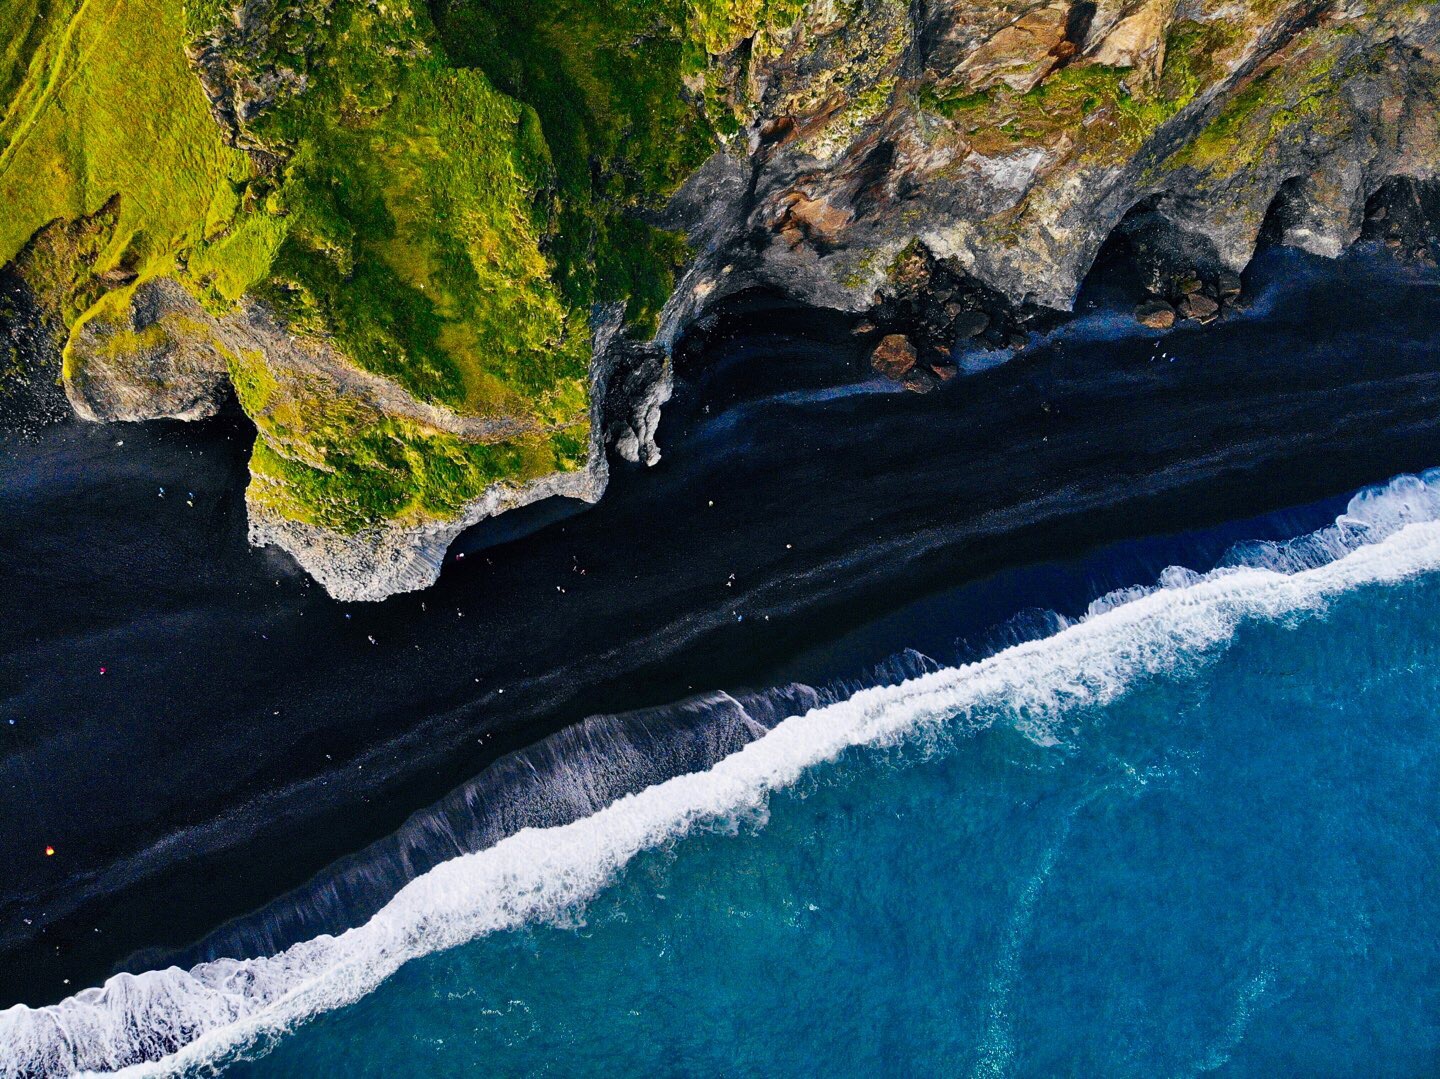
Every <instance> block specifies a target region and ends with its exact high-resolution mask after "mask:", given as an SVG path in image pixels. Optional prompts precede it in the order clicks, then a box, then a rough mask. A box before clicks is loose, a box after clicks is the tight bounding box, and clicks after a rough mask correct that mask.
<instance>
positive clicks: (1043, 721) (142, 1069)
mask: <svg viewBox="0 0 1440 1079" xmlns="http://www.w3.org/2000/svg"><path fill="white" fill-rule="evenodd" d="M1435 569H1440V470H1437V471H1434V472H1429V473H1426V474H1424V475H1423V476H1419V477H1401V478H1399V479H1397V480H1394V481H1392V482H1391V483H1390V484H1388V485H1386V486H1384V487H1381V488H1374V489H1370V490H1367V491H1364V492H1361V493H1360V494H1359V495H1357V496H1356V497H1355V498H1354V499H1353V500H1352V501H1351V503H1350V506H1349V508H1348V510H1347V512H1346V513H1345V514H1344V515H1342V516H1341V517H1340V518H1338V519H1337V520H1336V522H1335V524H1334V525H1332V526H1330V527H1328V528H1325V529H1322V530H1320V531H1319V532H1316V533H1313V534H1311V535H1309V536H1305V537H1300V538H1299V539H1296V540H1292V541H1290V542H1288V543H1285V544H1259V545H1246V546H1244V547H1241V548H1237V549H1236V550H1235V551H1234V552H1232V555H1231V556H1230V557H1228V558H1227V559H1226V562H1225V564H1223V565H1222V566H1220V567H1219V568H1217V569H1215V570H1212V571H1211V572H1209V573H1206V574H1194V573H1191V572H1189V571H1179V570H1176V571H1169V572H1167V573H1166V574H1164V575H1162V579H1161V581H1160V583H1159V584H1158V585H1156V586H1154V587H1151V588H1148V589H1143V590H1126V591H1124V592H1123V593H1116V594H1112V595H1110V596H1108V597H1104V598H1103V599H1101V600H1098V601H1096V603H1095V604H1093V605H1092V609H1091V611H1090V612H1089V613H1087V614H1086V615H1085V616H1084V617H1082V618H1081V619H1079V620H1078V621H1075V622H1073V623H1070V624H1067V625H1065V626H1063V628H1060V629H1059V631H1058V632H1057V633H1055V634H1054V635H1053V636H1049V637H1046V638H1043V639H1037V640H1031V641H1027V642H1023V643H1019V644H1016V645H1014V646H1013V647H1010V648H1008V649H1005V650H1004V651H1001V652H998V653H996V654H995V655H992V656H989V657H988V658H985V659H982V660H979V661H977V662H974V663H970V664H967V665H964V666H961V667H956V668H948V669H943V670H939V671H935V672H932V673H929V674H925V675H923V676H921V677H918V678H914V679H911V680H909V681H905V682H903V683H901V684H898V685H890V686H882V687H878V688H873V689H866V690H861V691H859V692H857V693H856V694H855V695H854V696H852V697H850V698H848V699H846V700H843V701H840V702H837V703H832V704H828V705H825V706H823V707H818V708H813V709H811V710H809V711H807V712H804V713H803V714H800V715H795V716H791V717H789V718H786V719H784V720H783V721H781V722H779V723H778V724H777V725H776V726H775V727H774V729H773V730H771V731H770V732H769V733H768V734H765V735H764V736H763V737H760V738H758V739H757V740H755V741H752V742H750V743H749V744H747V745H745V746H744V747H743V748H741V749H739V750H737V751H736V752H735V753H733V754H731V755H730V756H728V757H725V758H724V759H723V760H721V761H719V762H718V763H717V764H715V765H714V766H713V767H711V768H709V769H708V770H706V771H703V772H698V773H692V774H687V775H681V776H677V777H675V778H672V779H668V780H665V781H664V782H661V783H658V784H656V785H654V786H651V787H648V788H646V789H645V790H642V791H640V792H639V793H636V794H629V795H626V796H625V797H623V798H620V799H619V800H617V801H615V802H614V803H612V804H610V805H609V806H607V807H605V808H603V809H601V810H599V811H598V812H596V813H594V814H592V815H590V816H587V817H583V818H581V819H579V820H576V821H574V822H572V823H569V824H565V825H562V826H558V827H551V828H529V829H525V830H523V831H520V832H518V833H516V834H514V835H511V836H509V837H507V838H505V839H503V840H501V841H500V842H499V843H497V844H496V845H494V846H492V847H490V848H488V849H485V850H482V851H478V852H476V853H473V854H466V855H461V856H459V857H456V858H454V859H452V860H450V861H448V862H445V863H443V864H441V865H439V866H437V867H435V868H434V869H432V870H430V871H429V872H428V873H425V874H424V875H423V876H421V877H419V878H417V879H415V880H413V881H411V882H410V883H409V884H407V885H406V886H405V887H404V888H402V889H401V890H400V891H399V892H398V893H397V894H396V895H395V897H394V898H393V899H392V900H391V901H390V902H389V903H388V904H386V905H385V906H384V907H383V908H382V909H381V910H380V911H379V912H378V913H377V914H376V915H375V916H374V917H372V918H371V919H370V920H369V921H368V922H366V923H365V924H364V925H362V926H359V927H358V928H355V929H351V930H349V931H347V932H345V933H342V934H340V935H338V936H331V935H321V936H318V937H315V938H314V939H311V940H307V941H304V942H302V943H299V944H296V945H294V946H292V947H290V948H288V949H286V950H285V951H283V952H280V953H279V954H277V955H274V956H269V957H264V958H256V959H246V960H230V959H222V960H215V961H212V962H207V963H202V964H199V965H197V966H195V967H193V968H191V969H189V970H182V969H180V968H177V967H172V968H170V969H167V970H159V971H150V972H147V973H144V974H140V975H130V974H122V975H117V976H116V977H113V978H111V979H110V980H109V981H107V982H106V984H105V985H104V986H103V987H102V988H97V989H89V990H86V991H84V992H82V993H79V994H77V995H76V996H73V997H70V998H68V999H67V1000H64V1001H62V1002H60V1003H59V1004H56V1005H52V1006H49V1007H45V1008H39V1009H31V1008H28V1007H25V1006H23V1005H20V1006H16V1007H13V1008H11V1009H9V1010H8V1011H5V1012H3V1013H0V1076H48V1075H68V1074H73V1073H75V1072H85V1071H115V1070H120V1071H121V1072H122V1074H129V1075H150V1074H171V1073H175V1072H182V1071H185V1070H187V1069H190V1068H193V1067H196V1066H199V1065H203V1064H205V1063H206V1062H209V1061H214V1060H217V1059H219V1058H222V1057H224V1056H225V1055H227V1054H229V1053H231V1052H234V1051H235V1050H237V1049H239V1048H242V1047H244V1046H246V1045H250V1044H253V1043H254V1042H256V1041H257V1040H259V1039H262V1038H266V1037H269V1036H274V1035H277V1034H280V1033H283V1032H284V1031H285V1030H287V1029H289V1028H291V1027H293V1026H294V1025H295V1024H297V1023H300V1022H303V1021H305V1020H306V1019H308V1018H311V1017H313V1016H316V1015H318V1014H321V1013H323V1012H326V1011H329V1010H332V1009H335V1008H339V1007H343V1006H344V1005H346V1004H349V1003H351V1002H353V1001H355V1000H358V999H359V998H360V997H362V996H364V995H365V994H367V993H369V992H370V991H372V990H373V989H374V988H375V987H376V986H377V985H379V984H380V983H381V982H382V981H383V980H384V979H385V978H387V977H388V976H389V975H390V974H392V973H394V971H396V970H397V969H398V968H399V967H400V966H401V965H403V964H404V963H406V962H407V961H409V960H411V959H414V958H417V957H419V956H422V955H426V954H429V953H432V952H435V951H439V950H441V949H445V948H450V947H454V946H456V945H458V944H461V943H463V942H465V941H467V940H470V939H473V938H475V937H477V936H480V935H483V934H486V933H492V932H496V931H502V930H506V929H512V928H515V927H518V926H521V925H524V924H525V923H527V922H534V921H539V920H545V919H555V918H558V917H561V916H563V915H565V914H566V913H567V912H570V911H572V910H573V909H574V908H575V907H576V906H577V905H580V904H583V903H585V902H586V901H587V900H589V899H590V898H591V897H593V896H594V895H595V894H596V892H597V891H599V890H600V889H601V888H603V887H604V886H605V885H606V884H607V883H608V882H609V881H611V880H612V879H614V877H615V875H616V874H617V873H618V872H619V871H620V870H621V869H622V868H623V867H624V866H625V864H626V863H627V862H628V861H630V859H632V858H633V857H634V856H635V855H636V854H638V853H640V852H641V851H644V850H647V849H650V848H654V847H657V846H659V845H662V844H665V843H667V842H670V841H672V840H674V839H677V838H679V837H681V836H683V835H685V834H686V833H687V832H688V831H690V830H692V829H694V828H696V827H706V826H711V825H714V824H716V823H717V822H723V821H725V820H727V819H729V818H732V817H734V816H736V815H742V814H751V813H754V812H756V811H758V810H760V809H762V808H763V806H764V803H765V801H766V799H767V797H768V796H769V794H770V793H771V792H772V791H776V790H779V789H781V788H784V787H786V786H789V785H791V784H793V783H795V782H796V780H798V779H799V778H800V777H801V776H802V775H803V774H804V773H805V772H806V771H807V769H810V768H813V767H814V766H816V765H817V764H820V763H822V762H825V761H830V760H834V759H836V758H837V757H838V756H839V755H840V754H842V753H843V752H844V751H845V750H847V749H849V748H850V747H854V746H862V745H888V744H896V743H899V742H903V741H905V740H907V739H910V738H914V737H917V736H921V735H923V734H925V733H926V732H927V731H937V730H964V729H966V728H967V727H969V728H979V727H983V726H987V725H990V724H994V723H997V722H1003V723H1008V724H1010V725H1012V726H1013V727H1014V728H1016V729H1017V730H1019V731H1020V732H1022V733H1023V734H1025V735H1027V736H1028V737H1030V738H1033V739H1035V740H1036V741H1039V742H1050V741H1053V740H1055V739H1056V738H1057V737H1058V736H1059V735H1060V734H1061V733H1063V724H1064V723H1065V722H1066V719H1067V717H1068V716H1070V715H1072V714H1073V712H1074V710H1075V709H1077V708H1080V707H1086V706H1094V705H1102V704H1104V703H1106V702H1108V701H1111V700H1113V699H1115V698H1116V697H1117V696H1119V695H1120V694H1122V693H1124V692H1125V691H1126V690H1127V689H1128V688H1129V687H1131V686H1133V685H1135V684H1136V683H1137V682H1139V681H1142V680H1144V679H1146V678H1150V677H1154V676H1157V675H1166V674H1176V673H1182V672H1184V671H1186V670H1187V669H1190V668H1192V667H1194V666H1195V665H1196V664H1198V663H1201V662H1203V661H1204V660H1205V658H1206V657H1207V656H1209V655H1212V654H1214V653H1215V652H1216V651H1217V650H1218V649H1219V648H1221V647H1223V646H1224V645H1225V644H1226V643H1228V642H1229V641H1230V640H1231V639H1232V638H1233V636H1234V634H1235V632H1236V630H1237V629H1238V627H1240V626H1241V625H1242V624H1243V623H1244V622H1246V621H1248V620H1255V619H1272V620H1273V619H1288V618H1299V617H1310V616H1315V615H1318V614H1320V613H1322V612H1323V611H1324V609H1325V607H1326V605H1327V604H1328V603H1329V601H1330V600H1331V599H1332V598H1334V597H1336V596H1338V595H1341V594H1343V593H1345V592H1347V591H1350V590H1352V589H1356V588H1361V587H1365V586H1369V585H1377V584H1388V583H1394V582H1397V581H1401V580H1404V579H1406V578H1409V577H1412V576H1415V575H1416V574H1419V573H1423V572H1427V571H1432V570H1435Z"/></svg>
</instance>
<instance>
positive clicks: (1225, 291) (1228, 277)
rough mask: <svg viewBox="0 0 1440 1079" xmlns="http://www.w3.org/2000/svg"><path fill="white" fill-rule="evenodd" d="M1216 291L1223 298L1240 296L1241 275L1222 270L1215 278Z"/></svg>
mask: <svg viewBox="0 0 1440 1079" xmlns="http://www.w3.org/2000/svg"><path fill="white" fill-rule="evenodd" d="M1215 291H1217V292H1218V293H1219V294H1220V295H1221V297H1226V296H1239V295H1240V275H1239V274H1238V273H1234V272H1232V271H1230V270H1221V271H1220V274H1219V276H1218V277H1216V278H1215Z"/></svg>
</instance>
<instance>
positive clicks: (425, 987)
mask: <svg viewBox="0 0 1440 1079" xmlns="http://www.w3.org/2000/svg"><path fill="white" fill-rule="evenodd" d="M1058 642H1059V639H1057V642H1056V644H1055V645H1054V646H1055V647H1060V646H1061V645H1060V644H1059V643H1058ZM1047 643H1049V642H1047ZM1120 676H1121V677H1123V675H1120ZM1437 698H1440V576H1437V575H1435V574H1433V573H1432V574H1429V575H1426V576H1422V577H1420V578H1417V579H1413V580H1408V581H1404V582H1402V583H1398V584H1391V585H1374V584H1364V585H1361V586H1359V587H1355V588H1350V589H1347V590H1345V591H1343V592H1341V593H1340V594H1338V595H1337V596H1335V597H1334V598H1332V599H1331V600H1330V601H1329V602H1328V605H1327V606H1326V607H1325V608H1324V609H1323V610H1317V609H1314V608H1310V609H1307V610H1304V611H1303V612H1302V613H1295V612H1294V611H1293V610H1292V611H1289V612H1287V613H1283V614H1281V615H1280V616H1279V617H1260V618H1246V619H1245V620H1243V621H1242V622H1241V624H1240V626H1239V629H1238V631H1237V632H1236V633H1235V634H1234V636H1233V637H1232V638H1230V639H1229V640H1228V642H1226V643H1225V644H1222V645H1221V646H1220V647H1218V648H1217V647H1213V646H1206V647H1200V648H1198V649H1197V650H1194V651H1190V650H1189V649H1188V647H1187V648H1186V649H1183V650H1182V654H1181V655H1180V657H1179V661H1178V663H1177V664H1176V665H1175V666H1174V667H1173V669H1170V670H1168V671H1166V672H1164V673H1161V674H1146V675H1142V676H1140V677H1138V679H1137V680H1136V681H1135V682H1134V683H1133V684H1131V685H1130V686H1129V687H1128V689H1127V690H1126V691H1125V692H1123V693H1122V695H1121V696H1119V697H1118V699H1115V700H1113V701H1110V702H1109V703H1100V704H1095V703H1081V704H1080V705H1078V706H1076V707H1073V708H1066V707H1059V708H1057V709H1054V710H1052V711H1050V712H1049V713H1048V714H1044V715H1041V714H1039V713H1037V712H1036V711H1034V710H1022V711H1021V712H1019V713H1017V712H1015V711H1013V710H1011V709H1008V708H1007V707H1005V705H1004V704H1003V702H1001V701H999V700H995V701H991V702H990V703H989V705H988V706H987V707H988V708H989V709H990V710H991V711H990V713H989V714H987V715H986V716H985V717H984V719H983V721H981V720H980V719H979V718H978V717H977V714H976V711H975V710H974V709H972V708H968V707H967V708H963V709H959V710H957V713H956V715H955V716H954V717H953V718H947V719H944V720H941V721H940V722H938V723H934V722H927V723H925V724H924V725H923V733H922V734H920V735H918V736H912V737H907V738H904V739H902V740H900V741H899V743H898V744H895V743H892V744H890V745H888V746H886V747H885V748H874V747H856V748H851V749H848V750H846V751H845V752H844V753H843V754H842V755H841V756H840V758H839V759H838V760H836V761H833V762H827V763H824V764H821V765H819V766H817V767H815V768H813V769H811V770H809V771H808V772H807V773H806V774H805V776H804V777H803V778H802V779H801V781H800V782H799V783H798V785H796V786H795V787H793V788H791V789H787V790H784V791H781V792H780V793H777V794H775V795H773V796H772V797H771V798H770V800H769V802H768V811H765V812H757V811H747V812H742V813H738V814H736V815H734V816H722V821H721V823H720V825H719V826H718V827H713V828H707V829H705V830H702V831H700V832H698V833H695V834H691V835H690V836H688V837H687V838H683V839H679V840H677V841H674V842H672V843H669V844H666V845H665V846H664V847H663V848H662V849H660V850H656V851H649V852H646V853H643V854H641V855H640V856H638V857H637V858H635V859H634V860H633V861H631V862H629V863H628V864H627V865H626V866H625V867H624V869H623V870H622V871H621V872H620V874H619V876H618V878H617V879H616V880H614V881H613V883H611V884H610V885H609V886H607V887H606V888H604V890H603V891H601V892H600V893H599V894H598V895H597V896H596V897H595V898H594V899H593V900H592V901H591V902H590V903H589V904H588V905H587V906H585V907H584V908H583V909H581V910H579V911H576V912H573V913H571V914H570V915H568V916H565V917H562V918H561V919H560V923H561V924H558V925H557V924H540V925H530V926H526V927H524V928H520V929H518V930H512V931H505V932H498V933H492V934H489V935H486V936H483V937H481V938H480V939H478V940H475V941H472V942H471V943H468V944H465V945H463V946H461V947H458V948H455V949H452V950H449V951H445V952H441V953H439V954H435V955H430V956H427V957H424V958H421V959H418V960H416V961H413V962H411V963H409V964H408V965H406V966H404V967H402V968H401V969H400V970H399V972H398V973H396V974H395V975H394V976H393V977H391V978H390V979H389V980H388V981H386V982H385V983H384V984H383V985H382V986H381V987H380V988H379V989H377V990H376V991H375V992H373V993H371V994H370V995H369V996H367V997H365V998H364V999H362V1000H361V1001H360V1002H359V1003H357V1004H354V1005H352V1006H350V1007H347V1008H343V1009H341V1010H339V1011H336V1012H332V1013H330V1014H328V1015H325V1016H323V1017H321V1018H319V1019H318V1020H316V1021H313V1022H311V1023H309V1024H307V1025H305V1026H303V1027H301V1028H300V1029H299V1030H298V1031H297V1032H296V1033H294V1034H292V1035H290V1036H288V1037H285V1038H282V1039H281V1040H280V1041H279V1043H278V1046H277V1047H276V1048H275V1049H274V1051H273V1052H271V1053H269V1055H267V1056H264V1057H263V1058H261V1059H259V1060H258V1061H255V1062H252V1063H244V1064H242V1065H240V1066H239V1067H237V1068H235V1069H234V1072H233V1074H238V1075H247V1076H248V1075H254V1076H266V1077H272V1076H295V1077H301V1076H307V1077H308V1076H316V1075H342V1074H343V1075H399V1074H407V1075H427V1076H430V1075H433V1076H448V1075H457V1076H458V1075H469V1074H495V1075H514V1076H519V1075H549V1074H554V1075H638V1074H656V1075H678V1074H713V1075H777V1074H785V1075H813V1074H828V1075H836V1076H852V1075H853V1076H869V1075H877V1074H888V1075H911V1074H917V1075H956V1074H973V1075H1057V1074H1074V1075H1157V1074H1163V1075H1197V1074H1201V1073H1207V1072H1212V1071H1214V1072H1220V1073H1223V1074H1232V1075H1280V1074H1306V1075H1361V1074H1364V1075H1421V1074H1433V1073H1434V1072H1435V1070H1436V1068H1437V1066H1440V977H1437V975H1440V936H1437V931H1440V892H1437V891H1436V889H1435V887H1434V882H1435V879H1436V876H1435V873H1436V869H1437V860H1440V831H1437V829H1436V810H1437V807H1440V801H1437V794H1440V739H1437V734H1440V717H1437V711H1436V707H1435V702H1436V700H1437Z"/></svg>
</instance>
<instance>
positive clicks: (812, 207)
mask: <svg viewBox="0 0 1440 1079" xmlns="http://www.w3.org/2000/svg"><path fill="white" fill-rule="evenodd" d="M780 205H781V207H782V210H781V215H780V220H779V222H778V223H777V225H776V231H778V232H779V233H780V234H781V235H782V236H784V237H785V238H786V240H787V241H789V240H790V234H791V233H792V232H799V233H800V234H801V235H802V236H803V237H805V238H808V239H816V240H820V241H822V242H825V243H833V242H834V241H835V240H836V239H837V237H838V236H839V234H840V233H841V232H842V231H843V230H844V229H845V227H846V226H847V225H849V224H850V211H849V210H847V209H842V208H839V207H836V206H834V205H833V204H832V203H831V202H830V200H829V199H826V198H818V199H812V198H810V196H808V195H806V194H805V193H804V192H801V191H789V192H786V194H785V195H784V197H783V198H782V199H781V200H780ZM791 246H792V247H793V246H795V244H794V243H793V241H792V242H791Z"/></svg>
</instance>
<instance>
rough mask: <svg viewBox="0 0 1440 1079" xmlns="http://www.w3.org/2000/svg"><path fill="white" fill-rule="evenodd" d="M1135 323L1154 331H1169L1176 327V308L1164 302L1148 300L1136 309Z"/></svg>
mask: <svg viewBox="0 0 1440 1079" xmlns="http://www.w3.org/2000/svg"><path fill="white" fill-rule="evenodd" d="M1135 321H1136V322H1139V323H1140V324H1141V325H1142V326H1149V327H1150V328H1151V329H1152V330H1168V329H1169V328H1170V327H1171V326H1173V325H1175V308H1173V307H1171V306H1170V305H1169V304H1168V303H1166V302H1165V301H1164V300H1146V301H1145V302H1144V303H1142V304H1141V305H1140V306H1139V307H1137V308H1135Z"/></svg>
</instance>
